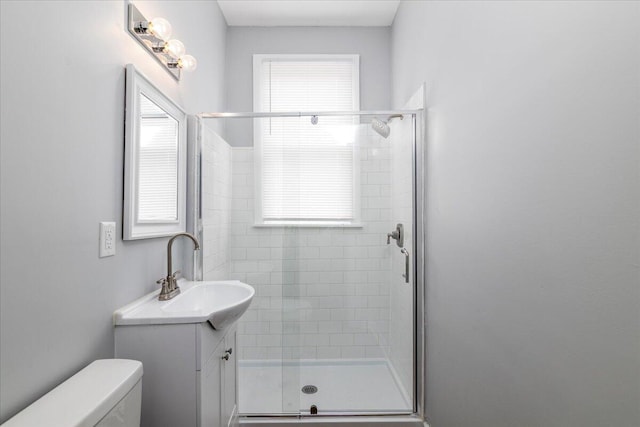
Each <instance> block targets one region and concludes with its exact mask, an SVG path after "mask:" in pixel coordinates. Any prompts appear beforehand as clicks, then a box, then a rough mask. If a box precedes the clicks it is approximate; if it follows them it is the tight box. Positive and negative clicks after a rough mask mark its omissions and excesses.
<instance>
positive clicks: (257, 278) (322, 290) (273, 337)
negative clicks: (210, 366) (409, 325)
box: [228, 125, 410, 360]
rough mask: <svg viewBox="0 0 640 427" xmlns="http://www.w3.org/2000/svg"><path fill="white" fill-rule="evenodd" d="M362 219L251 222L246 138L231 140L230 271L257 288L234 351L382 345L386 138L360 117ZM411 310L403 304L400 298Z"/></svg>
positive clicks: (385, 328)
mask: <svg viewBox="0 0 640 427" xmlns="http://www.w3.org/2000/svg"><path fill="white" fill-rule="evenodd" d="M357 139H358V142H357V144H358V146H359V147H360V148H359V150H360V186H361V188H360V195H361V201H360V202H361V209H362V222H363V226H362V227H361V228H294V227H268V228H267V227H255V226H254V174H253V173H254V168H253V149H252V148H233V149H232V150H231V151H232V159H233V161H232V164H233V167H232V192H231V194H232V198H231V202H230V206H231V209H230V211H231V214H230V221H231V222H230V236H229V249H228V254H229V265H228V267H229V277H231V278H234V279H238V280H243V281H245V282H247V283H249V284H251V285H252V286H254V287H255V289H256V296H255V298H254V301H253V303H252V305H251V307H250V308H249V310H248V311H247V313H246V314H245V315H244V316H243V318H242V319H241V321H240V324H239V328H238V347H239V349H240V352H239V357H240V359H260V360H262V359H298V358H303V359H316V358H318V359H343V358H346V359H352V358H358V359H359V358H379V357H386V355H387V354H388V352H389V349H388V343H389V337H388V334H389V320H390V315H389V284H390V281H391V261H390V259H391V252H392V251H393V250H394V248H395V249H397V247H395V245H393V246H391V245H389V246H387V245H386V235H387V233H388V232H389V231H391V230H392V229H393V227H394V226H395V223H392V222H393V221H392V217H391V215H392V209H391V201H392V198H391V193H392V192H391V163H390V145H389V141H387V140H385V139H383V138H381V137H379V136H378V135H377V134H374V133H373V132H372V131H371V130H370V128H369V126H368V125H361V126H360V128H359V135H358V138H357ZM408 309H409V310H410V308H408Z"/></svg>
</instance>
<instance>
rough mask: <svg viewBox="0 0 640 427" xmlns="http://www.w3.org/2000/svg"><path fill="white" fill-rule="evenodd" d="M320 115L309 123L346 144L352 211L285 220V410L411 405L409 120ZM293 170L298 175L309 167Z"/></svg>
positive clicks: (339, 411)
mask: <svg viewBox="0 0 640 427" xmlns="http://www.w3.org/2000/svg"><path fill="white" fill-rule="evenodd" d="M327 119H328V118H326V117H323V116H320V117H318V122H319V123H318V124H317V125H316V126H318V127H317V129H319V130H320V129H322V127H321V125H322V124H323V123H325V128H324V129H325V132H326V133H327V134H329V135H331V136H332V137H334V138H340V140H341V141H342V142H341V143H342V144H350V147H351V148H350V149H351V150H352V152H353V159H352V161H353V171H352V173H353V185H354V187H353V189H354V199H355V200H357V202H356V203H357V206H355V207H354V208H355V209H357V211H358V212H357V214H356V217H357V220H355V221H352V222H351V223H349V224H326V223H325V224H315V225H312V224H304V225H293V226H289V227H286V228H285V229H284V230H285V237H284V240H283V263H282V267H283V277H282V279H283V281H282V292H283V293H282V297H283V298H282V321H283V323H282V345H283V348H282V352H283V353H282V354H283V359H282V386H283V388H282V403H283V407H282V409H283V413H285V414H295V415H303V416H306V415H315V414H318V415H348V414H394V413H411V412H413V388H414V386H413V365H414V362H413V358H414V349H413V341H414V322H413V289H414V286H413V280H414V278H413V266H414V265H415V264H414V260H413V254H414V252H415V251H414V248H413V242H414V238H413V229H414V228H413V221H414V214H413V212H414V209H413V139H412V138H413V132H412V120H411V118H410V117H408V118H407V120H399V119H397V120H395V121H394V122H391V123H390V135H389V137H388V138H385V137H383V136H381V135H379V134H378V133H376V132H374V130H373V129H372V127H371V125H370V120H369V119H364V120H363V121H364V123H362V124H360V118H359V117H356V118H354V117H347V120H346V121H347V122H349V123H354V122H357V124H355V125H353V124H352V125H351V126H350V127H347V126H345V125H343V124H341V123H340V122H338V124H337V125H334V126H333V128H332V123H331V120H327ZM300 120H305V121H307V120H309V119H308V118H306V117H305V118H301V119H300ZM314 130H315V129H314ZM302 138H304V137H303V136H302ZM299 166H300V165H299ZM299 173H300V177H299V179H301V180H302V179H304V175H305V174H308V168H307V167H304V166H301V167H299ZM398 224H402V227H401V230H402V231H401V232H400V233H399V234H398V233H397V232H396V230H397V225H398Z"/></svg>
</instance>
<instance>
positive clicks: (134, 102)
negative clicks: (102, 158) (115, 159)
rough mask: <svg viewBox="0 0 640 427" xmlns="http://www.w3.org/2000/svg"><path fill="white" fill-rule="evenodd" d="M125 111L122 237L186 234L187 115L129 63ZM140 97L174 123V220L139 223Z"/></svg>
mask: <svg viewBox="0 0 640 427" xmlns="http://www.w3.org/2000/svg"><path fill="white" fill-rule="evenodd" d="M125 85H126V91H125V92H126V96H125V97H126V112H125V138H124V140H125V153H124V207H123V225H122V238H123V239H124V240H137V239H150V238H154V237H164V236H171V235H174V234H176V233H181V232H184V231H186V199H187V115H186V113H185V112H184V110H183V109H182V108H181V107H179V106H178V105H177V104H176V103H175V102H173V101H172V100H171V99H169V98H168V97H167V96H165V95H164V94H163V93H162V92H161V91H160V90H159V89H158V88H157V87H156V86H154V85H153V84H152V83H151V82H150V81H149V80H148V79H147V78H146V77H145V76H144V75H142V74H141V73H140V72H139V71H137V70H136V68H135V67H134V66H133V64H128V65H127V66H126V84H125ZM140 94H143V95H144V96H145V97H147V98H148V99H149V100H151V101H152V102H153V103H155V104H156V105H157V106H158V107H160V108H161V109H162V110H164V111H165V112H166V113H167V114H168V115H170V116H171V117H173V118H174V119H175V120H176V121H177V122H178V174H177V176H178V182H177V183H176V185H177V190H178V193H177V197H178V200H177V208H178V212H177V220H174V221H144V222H143V221H139V220H138V218H137V212H138V202H139V198H138V182H139V180H138V176H139V168H138V165H139V156H138V152H139V146H140V121H139V117H140V96H139V95H140Z"/></svg>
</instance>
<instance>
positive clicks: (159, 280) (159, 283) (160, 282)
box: [156, 277, 167, 286]
mask: <svg viewBox="0 0 640 427" xmlns="http://www.w3.org/2000/svg"><path fill="white" fill-rule="evenodd" d="M156 283H157V284H158V285H162V286H164V285H165V283H167V278H166V277H163V278H162V279H158V280H156Z"/></svg>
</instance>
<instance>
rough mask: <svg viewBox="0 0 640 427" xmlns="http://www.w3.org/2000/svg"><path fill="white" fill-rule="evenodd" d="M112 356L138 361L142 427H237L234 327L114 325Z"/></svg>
mask: <svg viewBox="0 0 640 427" xmlns="http://www.w3.org/2000/svg"><path fill="white" fill-rule="evenodd" d="M115 357H117V358H125V359H134V360H139V361H141V362H142V366H143V371H144V373H143V377H142V420H141V425H142V426H143V427H164V426H166V427H176V426H180V427H189V426H194V427H232V426H238V425H239V420H238V411H237V401H238V399H237V387H236V382H237V363H236V360H237V349H236V325H235V324H233V325H231V326H230V327H228V328H226V329H224V330H222V331H219V330H216V329H214V328H213V326H211V324H209V323H208V322H204V323H186V324H166V325H116V328H115Z"/></svg>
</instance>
